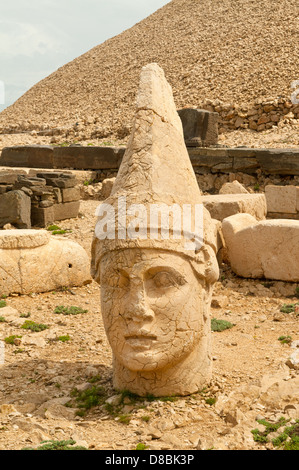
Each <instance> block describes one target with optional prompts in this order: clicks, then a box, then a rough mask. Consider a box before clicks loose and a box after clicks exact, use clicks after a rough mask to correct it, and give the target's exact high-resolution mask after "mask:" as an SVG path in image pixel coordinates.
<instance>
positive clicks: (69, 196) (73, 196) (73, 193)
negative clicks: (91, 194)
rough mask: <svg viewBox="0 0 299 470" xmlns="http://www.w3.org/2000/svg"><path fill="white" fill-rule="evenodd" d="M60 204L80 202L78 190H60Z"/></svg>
mask: <svg viewBox="0 0 299 470" xmlns="http://www.w3.org/2000/svg"><path fill="white" fill-rule="evenodd" d="M61 194H62V202H72V201H79V200H80V196H81V194H80V189H79V188H65V189H61Z"/></svg>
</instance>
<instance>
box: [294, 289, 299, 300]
mask: <svg viewBox="0 0 299 470" xmlns="http://www.w3.org/2000/svg"><path fill="white" fill-rule="evenodd" d="M295 297H297V299H299V287H296V289H295Z"/></svg>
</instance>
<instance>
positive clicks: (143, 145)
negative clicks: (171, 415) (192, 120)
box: [92, 64, 219, 396]
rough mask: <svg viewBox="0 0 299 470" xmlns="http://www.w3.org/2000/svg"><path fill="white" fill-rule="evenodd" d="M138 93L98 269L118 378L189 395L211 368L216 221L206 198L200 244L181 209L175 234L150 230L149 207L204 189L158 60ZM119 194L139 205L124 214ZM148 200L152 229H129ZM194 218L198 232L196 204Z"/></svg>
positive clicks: (183, 200)
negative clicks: (182, 220) (184, 226)
mask: <svg viewBox="0 0 299 470" xmlns="http://www.w3.org/2000/svg"><path fill="white" fill-rule="evenodd" d="M136 102H137V104H136V115H135V120H134V123H133V131H132V135H131V138H130V142H129V145H128V148H127V150H126V153H125V155H124V158H123V161H122V164H121V166H120V169H119V172H118V175H117V178H116V180H115V182H114V185H113V189H112V192H111V195H110V197H109V198H108V199H106V201H105V204H110V206H112V207H113V208H114V209H115V214H116V224H115V227H116V233H115V239H113V237H112V238H111V239H109V237H107V238H105V237H104V239H102V240H99V239H98V238H97V237H96V236H95V238H94V242H93V246H92V273H93V276H94V278H95V280H96V281H97V282H99V283H100V285H101V305H102V315H103V320H104V324H105V329H106V333H107V336H108V340H109V343H110V345H111V348H112V351H113V365H114V382H113V383H114V386H115V388H117V389H122V390H124V389H127V390H130V391H132V392H134V393H136V394H138V395H141V396H146V395H147V394H152V395H155V396H166V395H172V394H176V395H188V394H190V393H194V392H196V391H198V390H199V389H201V388H203V386H204V385H206V384H207V383H208V382H209V380H210V377H211V351H210V337H211V331H210V317H209V309H210V303H211V293H212V286H213V284H214V283H215V281H216V280H217V278H218V275H219V268H218V264H217V260H216V251H217V248H216V246H217V240H216V238H217V230H216V226H217V224H215V221H212V219H211V217H210V215H209V213H208V211H207V210H206V209H204V208H202V210H203V233H202V236H203V241H202V242H201V243H198V241H196V243H195V244H194V247H193V248H192V249H189V248H186V242H187V241H190V240H191V238H190V239H189V240H187V239H186V236H185V233H184V237H183V239H182V238H181V239H176V238H175V237H174V236H173V233H174V228H173V227H174V225H172V222H173V220H174V216H172V217H173V219H172V218H171V217H170V219H169V221H170V223H169V225H170V236H169V237H168V238H164V237H163V236H162V233H160V232H159V230H158V235H157V237H155V238H151V237H149V236H148V234H149V232H150V231H151V229H152V228H157V227H156V226H154V225H153V221H152V219H149V218H148V217H147V216H148V215H150V210H151V208H152V206H153V204H164V205H166V206H168V207H169V206H173V205H176V207H178V208H179V209H182V208H183V206H184V205H185V204H189V205H190V206H191V207H192V208H193V207H195V206H196V205H201V207H202V197H201V191H200V190H199V187H198V184H197V181H196V177H195V174H194V171H193V168H192V165H191V162H190V158H189V155H188V152H187V149H186V146H185V142H184V136H183V129H182V123H181V121H180V118H179V116H178V114H177V112H176V107H175V104H174V100H173V96H172V90H171V87H170V85H169V84H168V83H167V81H166V79H165V75H164V72H163V70H162V69H161V68H160V67H159V66H158V65H157V64H149V65H147V66H146V67H144V68H143V69H142V72H141V78H140V87H139V92H138V95H137V100H136ZM120 198H125V199H126V203H127V207H132V206H133V207H134V208H135V211H132V212H131V213H130V212H128V211H127V212H126V214H125V215H126V219H125V221H124V222H123V220H124V219H123V214H121V213H119V211H118V210H117V209H118V208H119V205H118V204H119V200H120ZM141 204H142V207H143V208H144V209H145V216H146V217H145V219H144V218H142V221H141V222H139V225H138V226H139V230H140V229H144V231H143V232H142V236H141V234H140V233H139V232H137V234H136V236H134V237H129V236H128V233H129V232H128V228H129V227H131V228H132V227H133V226H134V224H135V223H136V220H134V219H133V218H132V217H131V218H130V216H133V215H136V211H137V212H138V214H139V216H140V211H141V209H140V205H141ZM134 212H135V214H134ZM191 212H192V211H191ZM181 213H182V212H181ZM99 219H100V218H99ZM144 220H145V222H144ZM190 220H191V231H192V230H193V231H194V233H196V234H197V233H198V232H196V229H195V215H194V213H192V215H191V217H190ZM120 222H121V224H120ZM160 223H161V225H162V222H161V221H160ZM132 224H133V225H132ZM161 225H160V227H158V228H160V229H161ZM124 228H125V229H126V232H125V234H126V236H125V237H123V236H121V230H123V229H124ZM171 229H172V231H171ZM96 233H97V231H96ZM143 235H145V236H143Z"/></svg>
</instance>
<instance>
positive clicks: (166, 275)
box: [153, 271, 180, 288]
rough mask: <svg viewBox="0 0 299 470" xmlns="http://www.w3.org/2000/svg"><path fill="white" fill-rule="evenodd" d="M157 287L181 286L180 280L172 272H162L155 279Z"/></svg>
mask: <svg viewBox="0 0 299 470" xmlns="http://www.w3.org/2000/svg"><path fill="white" fill-rule="evenodd" d="M153 281H154V283H155V286H156V287H164V288H165V287H175V286H178V285H180V280H179V279H177V277H176V276H175V275H174V274H173V273H170V272H167V271H161V272H159V273H157V274H155V276H154V277H153Z"/></svg>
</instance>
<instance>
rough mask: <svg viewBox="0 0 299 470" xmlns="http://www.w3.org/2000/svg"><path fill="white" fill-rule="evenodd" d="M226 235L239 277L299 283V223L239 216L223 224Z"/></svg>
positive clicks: (232, 260)
mask: <svg viewBox="0 0 299 470" xmlns="http://www.w3.org/2000/svg"><path fill="white" fill-rule="evenodd" d="M222 231H223V236H224V240H225V245H226V249H227V255H228V259H229V262H230V264H231V267H232V269H233V271H234V272H235V273H236V274H237V275H239V276H242V277H248V278H266V279H275V280H280V281H291V282H298V281H299V250H298V240H299V221H296V220H284V219H280V220H266V221H261V222H258V221H257V220H256V219H255V218H254V217H252V216H250V215H249V214H237V215H234V216H232V217H228V218H227V219H225V220H223V223H222Z"/></svg>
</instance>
